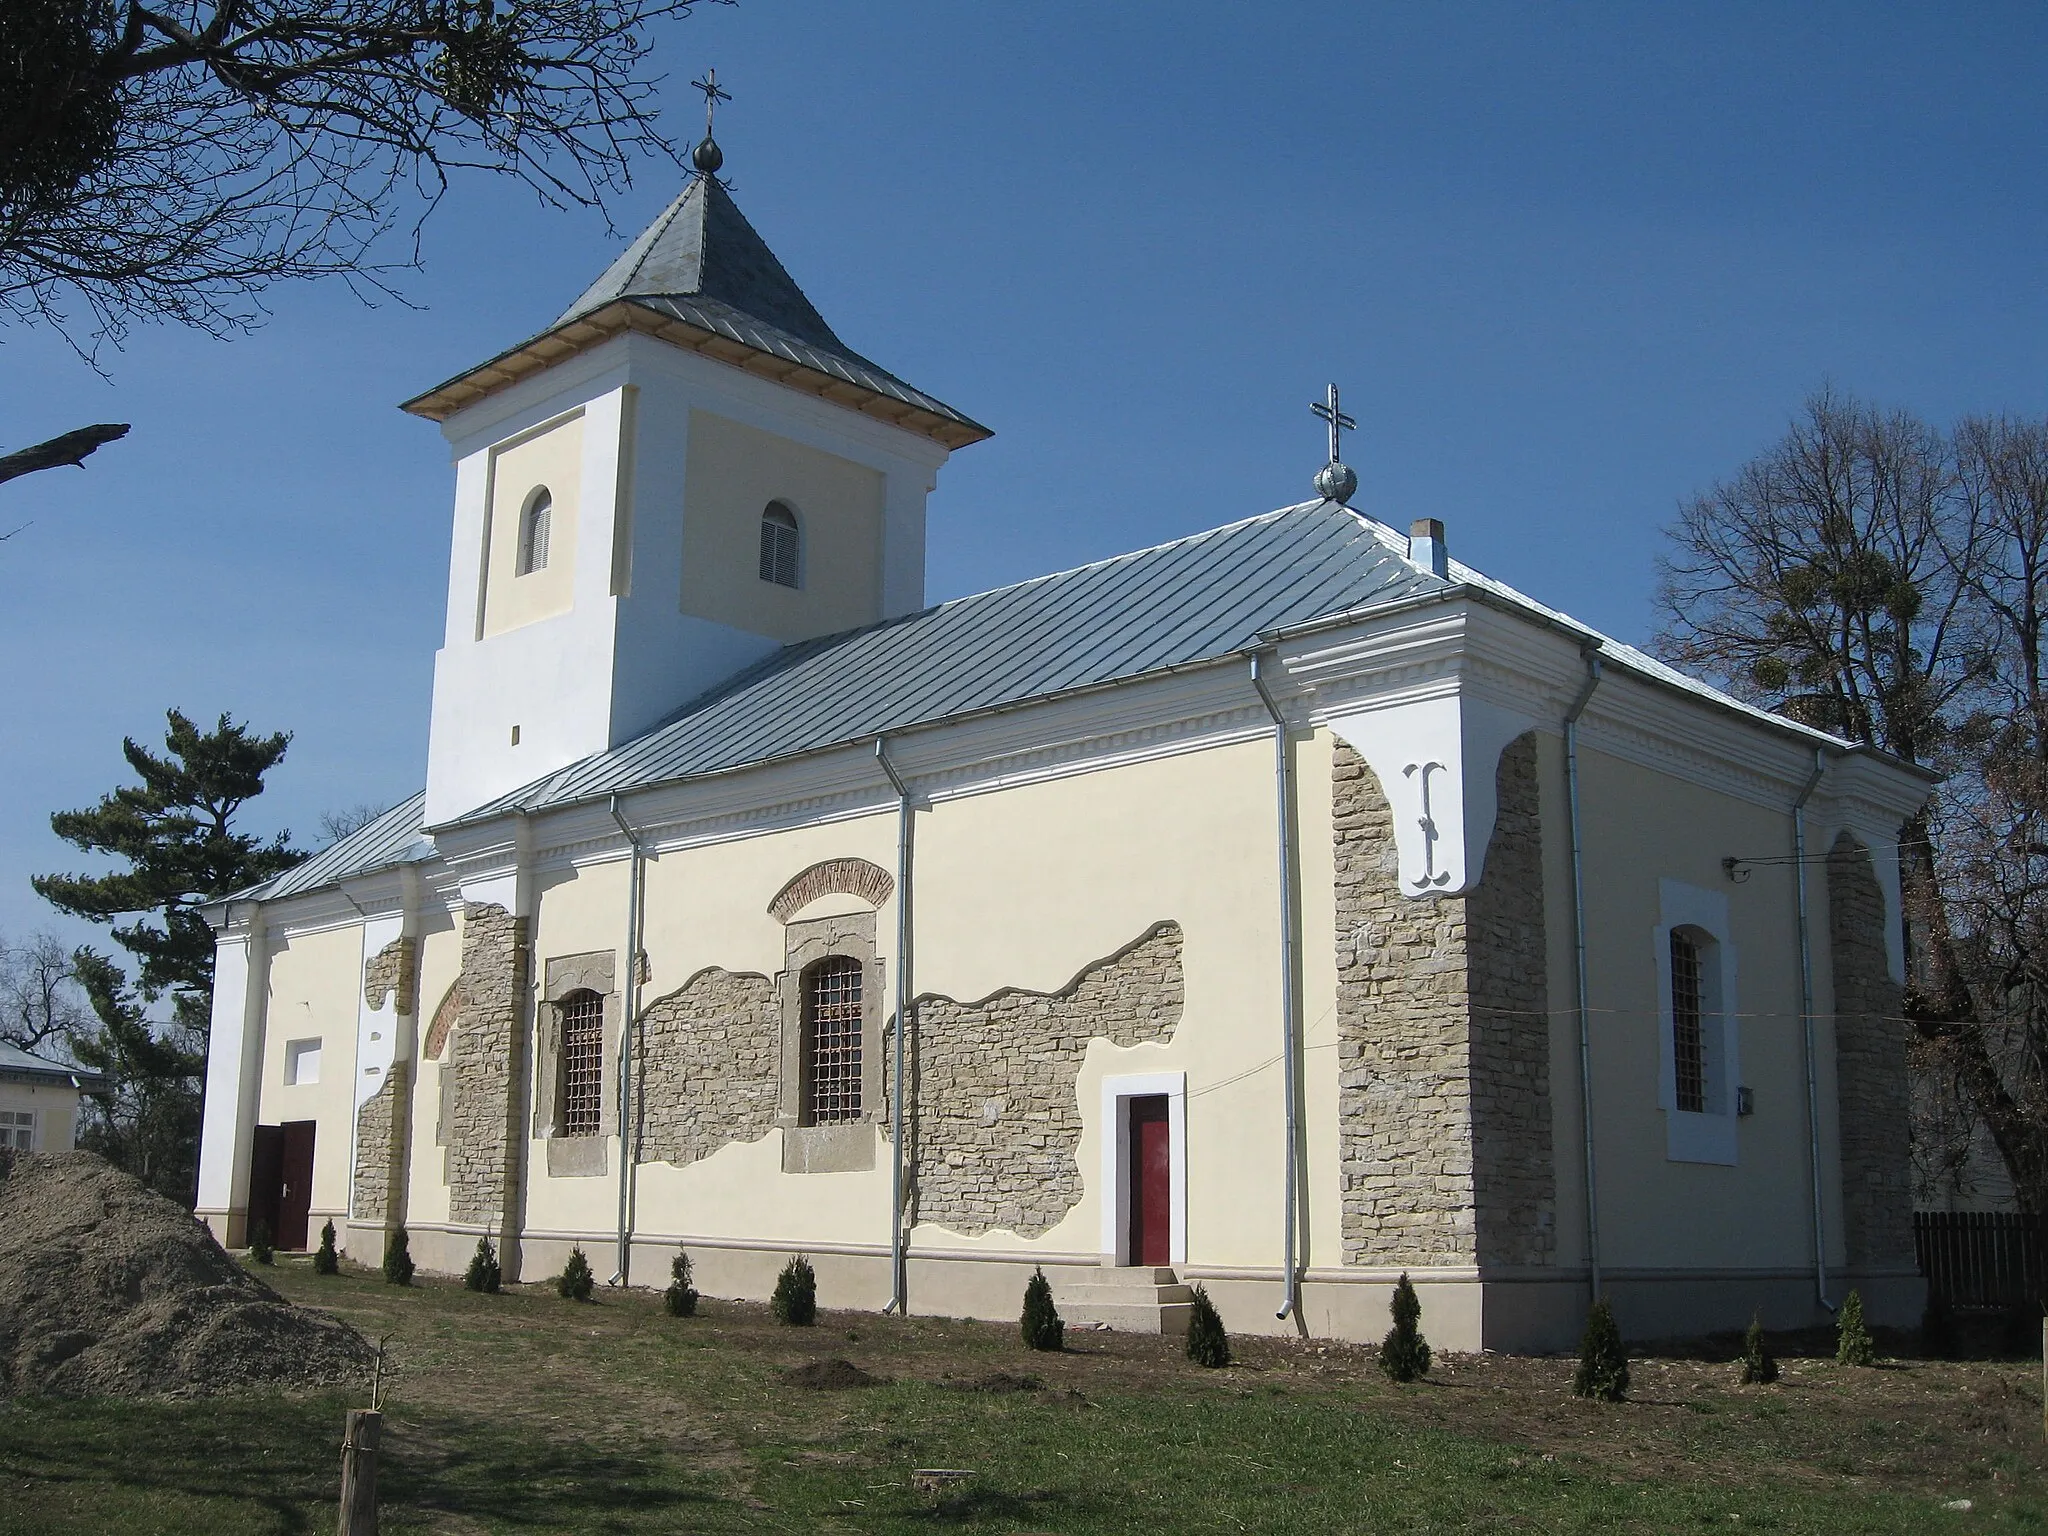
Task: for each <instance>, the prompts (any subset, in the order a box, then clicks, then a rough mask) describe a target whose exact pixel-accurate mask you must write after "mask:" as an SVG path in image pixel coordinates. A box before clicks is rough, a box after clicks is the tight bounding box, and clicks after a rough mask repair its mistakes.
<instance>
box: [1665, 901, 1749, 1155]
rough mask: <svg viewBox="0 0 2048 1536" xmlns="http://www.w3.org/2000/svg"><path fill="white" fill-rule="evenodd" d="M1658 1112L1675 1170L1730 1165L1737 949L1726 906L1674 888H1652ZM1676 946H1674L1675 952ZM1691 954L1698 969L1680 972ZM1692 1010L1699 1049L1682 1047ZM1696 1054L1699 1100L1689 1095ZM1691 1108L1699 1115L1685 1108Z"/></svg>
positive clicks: (1734, 1147) (1737, 1076) (1736, 1077)
mask: <svg viewBox="0 0 2048 1536" xmlns="http://www.w3.org/2000/svg"><path fill="white" fill-rule="evenodd" d="M1658 895H1659V917H1660V919H1661V921H1660V922H1659V924H1658V926H1657V930H1656V937H1655V942H1656V946H1657V950H1656V953H1657V996H1658V1019H1659V1025H1660V1028H1659V1031H1658V1093H1657V1102H1658V1107H1659V1108H1661V1109H1662V1110H1663V1111H1664V1126H1665V1156H1666V1157H1667V1158H1668V1159H1669V1160H1670V1161H1672V1162H1678V1163H1718V1164H1722V1165H1731V1166H1732V1165H1733V1164H1734V1163H1735V1162H1736V1160H1737V1151H1738V1136H1737V1121H1738V1119H1739V1110H1740V1107H1741V1091H1740V1085H1741V1081H1742V1075H1741V1051H1740V1039H1739V1032H1738V1029H1737V1024H1736V1002H1735V945H1734V943H1733V942H1732V939H1731V934H1730V928H1729V919H1728V898H1727V896H1726V895H1725V894H1724V893H1722V892H1719V891H1709V890H1705V889H1703V888H1701V887H1699V886H1695V885H1688V884H1686V883H1685V882H1683V881H1680V880H1662V881H1660V882H1658ZM1674 938H1675V939H1677V940H1678V941H1679V943H1677V944H1674V943H1673V940H1674ZM1688 947H1689V948H1690V950H1691V954H1692V958H1693V959H1694V961H1695V962H1696V964H1695V966H1694V968H1693V972H1692V974H1691V975H1690V976H1688V975H1687V974H1686V967H1685V964H1684V960H1685V951H1686V949H1687V948H1688ZM1688 1003H1696V1004H1697V1036H1698V1038H1697V1044H1696V1046H1695V1045H1694V1044H1693V1043H1692V1042H1691V1041H1689V1040H1688V1038H1687V1036H1688V1035H1689V1034H1691V1033H1692V1028H1691V1025H1692V1021H1690V1020H1688V1019H1687V1018H1686V1013H1687V1004H1688ZM1695 1052H1696V1060H1697V1065H1698V1069H1699V1094H1698V1097H1697V1099H1694V1098H1693V1097H1692V1095H1691V1094H1690V1092H1689V1091H1688V1089H1689V1087H1690V1083H1689V1081H1688V1080H1689V1078H1690V1076H1691V1064H1690V1063H1688V1062H1687V1060H1686V1057H1687V1056H1688V1055H1693V1054H1694V1053H1695ZM1694 1103H1696V1104H1697V1105H1698V1107H1697V1108H1692V1107H1689V1106H1690V1105H1691V1104H1694Z"/></svg>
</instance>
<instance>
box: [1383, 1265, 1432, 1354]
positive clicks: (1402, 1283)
mask: <svg viewBox="0 0 2048 1536" xmlns="http://www.w3.org/2000/svg"><path fill="white" fill-rule="evenodd" d="M1390 1310H1392V1312H1393V1314H1394V1326H1393V1327H1392V1328H1391V1329H1389V1330H1388V1331H1387V1336H1386V1337H1385V1338H1384V1339H1382V1340H1381V1341H1380V1369H1381V1370H1383V1371H1385V1372H1386V1373H1387V1379H1388V1380H1389V1381H1413V1380H1415V1379H1416V1378H1417V1377H1418V1376H1427V1375H1428V1374H1429V1341H1428V1340H1426V1339H1425V1338H1423V1336H1422V1329H1421V1326H1420V1324H1421V1322H1422V1298H1421V1297H1419V1296H1417V1295H1416V1294H1415V1286H1414V1285H1413V1284H1412V1283H1411V1282H1410V1281H1409V1279H1408V1275H1407V1273H1406V1271H1403V1272H1402V1275H1401V1278H1400V1280H1399V1281H1398V1282H1397V1283H1396V1284H1395V1286H1394V1299H1393V1302H1392V1304H1391V1308H1390Z"/></svg>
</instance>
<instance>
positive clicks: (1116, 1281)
mask: <svg viewBox="0 0 2048 1536" xmlns="http://www.w3.org/2000/svg"><path fill="white" fill-rule="evenodd" d="M1069 1273H1070V1275H1071V1276H1072V1278H1066V1277H1063V1278H1062V1279H1061V1281H1060V1283H1059V1284H1057V1285H1056V1286H1055V1287H1054V1291H1053V1294H1054V1299H1055V1300H1056V1301H1057V1303H1058V1305H1059V1309H1060V1316H1061V1317H1062V1318H1064V1319H1066V1321H1067V1322H1068V1323H1070V1324H1072V1325H1073V1326H1074V1327H1077V1328H1091V1327H1092V1328H1115V1329H1119V1330H1121V1331H1123V1332H1125V1333H1174V1332H1180V1331H1184V1330H1185V1329H1186V1328H1187V1325H1188V1312H1189V1309H1190V1306H1191V1304H1192V1303H1193V1301H1194V1292H1193V1291H1191V1290H1189V1289H1188V1287H1186V1286H1185V1285H1182V1284H1181V1283H1180V1281H1179V1279H1178V1278H1177V1277H1176V1276H1175V1274H1174V1272H1173V1271H1172V1270H1171V1269H1169V1268H1166V1267H1164V1266H1145V1267H1142V1268H1141V1267H1137V1266H1133V1267H1131V1268H1128V1269H1095V1270H1079V1271H1070V1272H1069ZM1082 1275H1085V1276H1086V1277H1087V1278H1085V1279H1082V1278H1080V1276H1082Z"/></svg>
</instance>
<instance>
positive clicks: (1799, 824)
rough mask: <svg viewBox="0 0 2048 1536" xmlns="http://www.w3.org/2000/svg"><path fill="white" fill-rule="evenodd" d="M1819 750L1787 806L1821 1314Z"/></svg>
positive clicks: (1824, 1267)
mask: <svg viewBox="0 0 2048 1536" xmlns="http://www.w3.org/2000/svg"><path fill="white" fill-rule="evenodd" d="M1827 766H1828V758H1827V752H1826V750H1825V749H1824V748H1821V747H1815V748H1814V749H1813V772H1812V773H1811V774H1809V775H1808V776H1807V780H1806V784H1805V786H1804V787H1803V788H1802V789H1801V790H1800V791H1799V798H1798V799H1797V800H1794V801H1793V802H1792V869H1793V875H1794V878H1795V880H1796V882H1797V883H1796V884H1795V886H1794V887H1793V889H1794V890H1795V891H1796V892H1797V893H1798V903H1799V1024H1800V1030H1801V1033H1802V1034H1803V1036H1804V1038H1805V1044H1806V1161H1807V1166H1808V1167H1809V1168H1810V1169H1811V1170H1812V1173H1813V1291H1814V1295H1815V1296H1816V1297H1818V1298H1819V1300H1820V1304H1821V1306H1822V1307H1824V1308H1825V1309H1826V1310H1827V1311H1829V1312H1832V1311H1834V1310H1835V1304H1834V1303H1833V1302H1832V1301H1830V1300H1828V1249H1827V1231H1826V1228H1825V1227H1824V1226H1823V1225H1822V1219H1821V1217H1822V1211H1821V1184H1820V1081H1819V1075H1818V1069H1817V1067H1816V1064H1815V1060H1814V1047H1813V941H1812V938H1811V937H1810V935H1809V933H1808V931H1807V919H1806V802H1807V800H1808V799H1810V798H1811V797H1812V795H1813V792H1814V790H1815V789H1817V788H1818V787H1819V786H1820V780H1821V775H1822V774H1823V773H1825V772H1827Z"/></svg>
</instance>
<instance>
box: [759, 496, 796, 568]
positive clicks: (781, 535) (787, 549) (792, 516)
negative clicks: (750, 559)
mask: <svg viewBox="0 0 2048 1536" xmlns="http://www.w3.org/2000/svg"><path fill="white" fill-rule="evenodd" d="M761 579H762V580H763V581H770V582H773V583H774V584H775V585H776V586H778V587H794V586H795V585H796V584H797V531H796V513H794V512H792V511H791V510H790V509H789V505H788V503H786V502H781V501H771V502H769V503H768V508H767V510H766V511H764V512H763V513H762V514H761Z"/></svg>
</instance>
